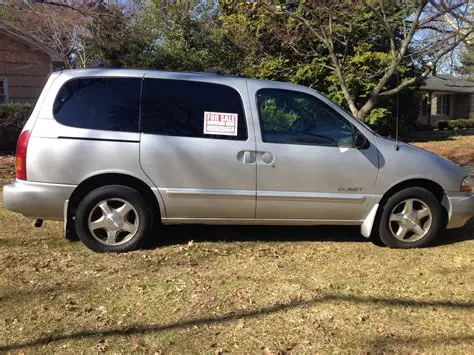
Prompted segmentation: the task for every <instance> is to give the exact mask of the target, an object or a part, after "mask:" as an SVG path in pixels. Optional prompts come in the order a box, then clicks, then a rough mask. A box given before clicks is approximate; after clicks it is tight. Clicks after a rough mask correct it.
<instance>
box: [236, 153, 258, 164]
mask: <svg viewBox="0 0 474 355" xmlns="http://www.w3.org/2000/svg"><path fill="white" fill-rule="evenodd" d="M237 160H238V161H240V162H241V163H243V164H252V163H253V162H255V153H254V152H251V151H250V150H242V151H240V152H239V153H238V154H237Z"/></svg>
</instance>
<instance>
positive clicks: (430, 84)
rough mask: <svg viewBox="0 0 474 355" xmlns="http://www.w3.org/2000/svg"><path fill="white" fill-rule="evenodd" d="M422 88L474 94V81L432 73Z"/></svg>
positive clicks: (423, 89) (424, 89)
mask: <svg viewBox="0 0 474 355" xmlns="http://www.w3.org/2000/svg"><path fill="white" fill-rule="evenodd" d="M420 90H422V91H438V92H458V93H465V94H474V82H472V81H468V80H465V79H462V78H459V77H456V76H452V75H446V74H437V75H436V76H433V75H430V76H428V77H427V78H426V79H425V83H424V84H423V85H422V86H421V87H420Z"/></svg>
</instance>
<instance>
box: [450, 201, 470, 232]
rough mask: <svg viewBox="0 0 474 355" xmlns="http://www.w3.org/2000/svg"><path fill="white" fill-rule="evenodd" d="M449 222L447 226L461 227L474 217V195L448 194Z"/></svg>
mask: <svg viewBox="0 0 474 355" xmlns="http://www.w3.org/2000/svg"><path fill="white" fill-rule="evenodd" d="M448 200H449V206H450V211H449V222H448V225H447V228H448V229H449V228H459V227H462V226H464V225H465V224H466V222H467V221H468V220H469V219H471V218H472V217H474V195H473V194H469V195H464V196H448Z"/></svg>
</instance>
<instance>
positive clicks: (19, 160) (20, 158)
mask: <svg viewBox="0 0 474 355" xmlns="http://www.w3.org/2000/svg"><path fill="white" fill-rule="evenodd" d="M30 133H31V132H30V131H24V132H23V133H22V134H21V135H20V138H18V143H17V144H16V178H17V179H19V180H26V150H27V149H28V141H29V140H30Z"/></svg>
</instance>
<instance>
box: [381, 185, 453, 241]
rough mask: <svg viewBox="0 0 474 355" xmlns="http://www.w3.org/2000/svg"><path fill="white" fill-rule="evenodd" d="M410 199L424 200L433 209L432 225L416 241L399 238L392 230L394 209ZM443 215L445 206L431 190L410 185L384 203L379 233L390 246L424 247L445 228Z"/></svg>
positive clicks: (382, 239)
mask: <svg viewBox="0 0 474 355" xmlns="http://www.w3.org/2000/svg"><path fill="white" fill-rule="evenodd" d="M408 199H416V200H419V201H422V202H424V203H425V204H426V205H427V206H428V207H429V209H430V210H431V226H429V228H426V229H427V232H426V234H425V235H423V237H421V239H418V240H415V241H402V240H400V239H397V238H396V237H395V235H394V234H393V233H392V231H391V230H390V223H393V222H390V216H391V213H392V210H393V209H394V208H396V207H397V206H399V205H400V204H401V203H402V202H403V201H405V200H408ZM415 203H418V202H415ZM443 216H444V215H443V207H442V206H441V203H440V202H439V201H438V199H437V198H436V197H435V196H434V195H433V194H432V193H431V192H430V191H428V190H426V189H424V188H421V187H410V188H407V189H404V190H401V191H398V192H397V193H395V194H393V195H392V196H391V197H390V198H389V199H388V200H387V202H386V203H385V204H384V206H383V207H382V211H381V213H380V218H379V225H378V234H379V237H380V240H381V241H382V243H383V244H385V245H386V246H388V247H390V248H401V249H409V248H422V247H425V246H427V245H429V244H430V243H431V242H432V241H433V240H434V239H435V238H436V236H437V235H438V234H439V233H440V232H441V230H442V229H443V226H444V222H443V221H444V219H443ZM425 218H427V217H425ZM419 220H420V221H421V222H420V223H422V222H423V220H422V219H421V218H420V219H419ZM395 223H396V222H395ZM395 226H396V224H395ZM392 229H393V225H392ZM420 234H421V233H420Z"/></svg>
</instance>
